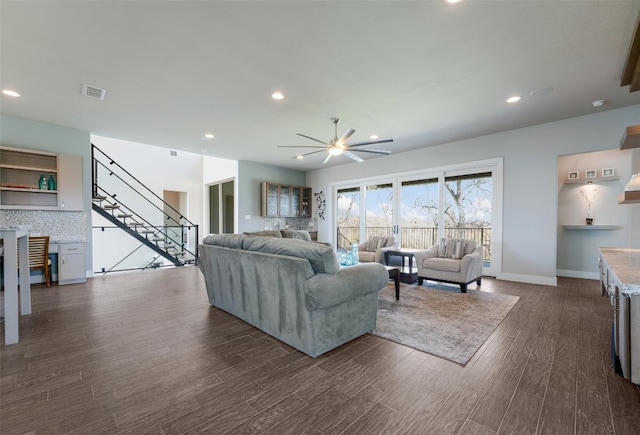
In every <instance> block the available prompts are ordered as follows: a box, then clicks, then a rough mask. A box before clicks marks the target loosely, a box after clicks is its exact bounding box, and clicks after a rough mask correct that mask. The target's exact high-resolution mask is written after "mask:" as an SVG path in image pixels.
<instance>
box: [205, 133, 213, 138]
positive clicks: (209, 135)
mask: <svg viewBox="0 0 640 435" xmlns="http://www.w3.org/2000/svg"><path fill="white" fill-rule="evenodd" d="M204 137H206V138H207V139H213V135H212V134H211V133H207V134H205V135H204Z"/></svg>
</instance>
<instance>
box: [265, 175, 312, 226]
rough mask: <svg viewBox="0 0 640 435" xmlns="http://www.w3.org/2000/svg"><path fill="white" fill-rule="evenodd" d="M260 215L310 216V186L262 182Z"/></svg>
mask: <svg viewBox="0 0 640 435" xmlns="http://www.w3.org/2000/svg"><path fill="white" fill-rule="evenodd" d="M260 188H261V195H260V200H261V207H260V215H261V216H265V217H302V218H310V217H311V188H310V187H301V186H291V185H288V184H278V183H270V182H264V183H261V185H260Z"/></svg>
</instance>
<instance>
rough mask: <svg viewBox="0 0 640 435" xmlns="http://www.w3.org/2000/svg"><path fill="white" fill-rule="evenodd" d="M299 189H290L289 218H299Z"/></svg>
mask: <svg viewBox="0 0 640 435" xmlns="http://www.w3.org/2000/svg"><path fill="white" fill-rule="evenodd" d="M301 190H302V188H301V187H292V188H291V216H294V217H299V216H300V192H301Z"/></svg>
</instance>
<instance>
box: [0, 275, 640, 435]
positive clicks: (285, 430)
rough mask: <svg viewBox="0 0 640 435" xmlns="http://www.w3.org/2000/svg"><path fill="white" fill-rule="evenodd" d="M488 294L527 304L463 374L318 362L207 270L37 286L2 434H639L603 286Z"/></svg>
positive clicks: (8, 359)
mask: <svg viewBox="0 0 640 435" xmlns="http://www.w3.org/2000/svg"><path fill="white" fill-rule="evenodd" d="M391 285H392V284H391ZM470 288H471V289H474V288H475V286H471V287H470ZM412 290H413V291H429V290H428V288H427V286H426V285H425V286H424V288H420V289H419V290H418V289H417V288H415V287H403V289H402V292H406V291H412ZM482 290H483V291H493V292H499V293H508V294H512V295H517V296H520V297H521V299H520V301H519V302H518V304H517V305H516V306H515V308H514V309H513V310H512V311H511V313H510V314H509V315H508V316H507V318H506V319H505V320H504V321H503V322H502V323H501V324H500V326H498V328H497V329H496V331H495V332H494V333H493V334H492V335H491V337H490V338H489V339H488V340H487V342H486V343H485V344H484V345H483V346H482V348H481V349H480V350H479V351H478V352H477V353H476V355H475V356H474V357H473V358H472V360H471V361H470V362H469V363H468V364H467V365H466V366H465V367H462V366H460V365H457V364H455V363H452V362H449V361H446V360H443V359H440V358H437V357H434V356H431V355H429V354H426V353H422V352H419V351H416V350H414V349H411V348H408V347H405V346H402V345H399V344H396V343H393V342H390V341H386V340H384V339H381V338H378V337H375V336H373V335H370V334H367V335H365V336H363V337H361V338H359V339H357V340H354V341H352V342H350V343H348V344H345V345H343V346H341V347H340V348H338V349H335V350H333V351H331V352H330V353H328V354H325V355H323V356H321V357H319V358H317V359H312V358H309V357H307V356H306V355H304V354H302V353H300V352H298V351H296V350H295V349H292V348H290V347H288V346H286V345H284V344H283V343H281V342H279V341H277V340H275V339H273V338H271V337H269V336H267V335H265V334H264V333H262V332H260V331H259V330H257V329H255V328H253V327H251V326H249V325H247V324H245V323H243V322H241V321H239V320H237V319H236V318H234V317H232V316H230V315H228V314H226V313H224V312H222V311H220V310H217V309H215V308H213V307H211V306H209V305H208V302H207V299H206V295H205V290H204V284H203V280H202V277H201V275H200V272H199V270H198V269H197V268H195V267H184V268H176V269H165V270H153V271H146V272H135V273H126V274H120V275H113V276H107V277H96V278H93V279H90V280H89V281H88V282H87V283H86V284H78V285H71V286H62V287H58V286H53V287H51V288H50V289H47V288H46V287H44V286H42V285H35V286H33V312H34V314H33V315H31V316H27V317H22V318H21V320H20V330H21V337H20V342H19V343H18V344H15V345H11V346H4V345H3V346H2V348H1V349H0V350H1V351H2V356H1V361H0V362H1V364H2V366H1V379H0V380H1V383H0V387H1V394H0V400H1V402H0V419H1V420H0V433H2V434H3V435H10V434H25V433H30V434H31V433H33V434H62V433H73V434H92V435H93V434H117V433H126V434H183V433H190V434H191V433H206V434H222V433H261V434H303V433H304V434H313V433H328V434H338V433H345V434H376V433H387V434H396V433H398V434H402V433H406V434H438V435H439V434H494V433H500V434H502V433H505V434H528V433H531V434H533V433H540V434H583V433H584V434H586V433H589V434H598V433H603V434H606V433H609V434H613V433H615V434H639V433H640V393H639V390H638V388H637V387H636V386H635V385H632V384H630V383H629V382H628V381H626V380H625V379H623V378H621V377H619V376H616V375H614V374H613V373H612V370H611V368H610V364H609V349H610V347H609V346H610V344H609V343H610V323H611V309H610V307H609V305H608V299H606V298H602V297H601V296H600V293H599V290H598V284H597V282H595V281H587V280H578V279H560V280H559V285H558V286H557V287H546V286H537V285H527V284H518V283H513V282H506V281H497V280H492V279H483V281H482Z"/></svg>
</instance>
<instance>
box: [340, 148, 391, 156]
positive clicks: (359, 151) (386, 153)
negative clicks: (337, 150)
mask: <svg viewBox="0 0 640 435" xmlns="http://www.w3.org/2000/svg"><path fill="white" fill-rule="evenodd" d="M347 149H349V148H347ZM351 151H354V152H356V153H371V154H384V155H387V156H388V155H389V154H391V151H387V150H351ZM345 152H346V151H345Z"/></svg>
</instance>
